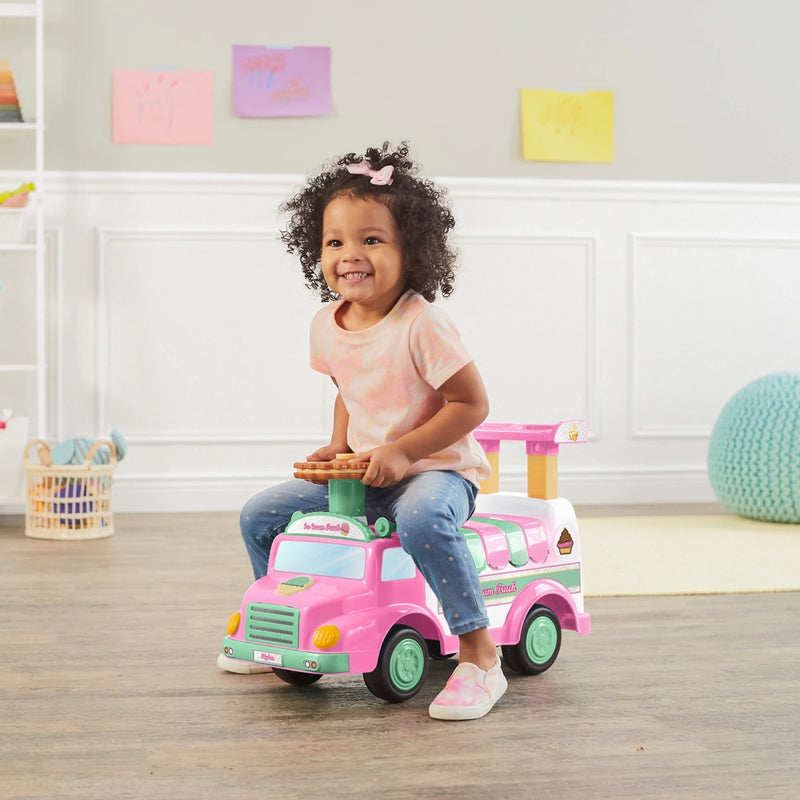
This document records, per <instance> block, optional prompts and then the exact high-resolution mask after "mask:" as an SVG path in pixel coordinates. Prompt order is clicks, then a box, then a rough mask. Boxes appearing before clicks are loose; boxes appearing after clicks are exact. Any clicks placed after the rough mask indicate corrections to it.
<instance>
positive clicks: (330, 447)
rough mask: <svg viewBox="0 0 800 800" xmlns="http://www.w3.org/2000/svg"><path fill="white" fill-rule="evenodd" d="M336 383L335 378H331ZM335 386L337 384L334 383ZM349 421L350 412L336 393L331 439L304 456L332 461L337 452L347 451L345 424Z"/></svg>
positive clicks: (348, 450)
mask: <svg viewBox="0 0 800 800" xmlns="http://www.w3.org/2000/svg"><path fill="white" fill-rule="evenodd" d="M332 380H333V382H334V383H336V379H335V378H332ZM336 386H337V388H338V386H339V384H338V383H337V384H336ZM349 422H350V414H349V413H348V412H347V408H346V407H345V404H344V400H342V395H341V392H337V393H336V401H335V402H334V404H333V432H332V433H331V441H330V443H329V444H326V445H325V446H324V447H320V448H319V449H317V450H315V451H314V452H313V453H312V454H311V455H310V456H306V459H307V460H308V461H332V460H333V459H334V458H336V454H337V453H349V452H351V451H350V446H349V445H348V444H347V425H348V423H349Z"/></svg>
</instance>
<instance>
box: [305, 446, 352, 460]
mask: <svg viewBox="0 0 800 800" xmlns="http://www.w3.org/2000/svg"><path fill="white" fill-rule="evenodd" d="M349 452H350V448H349V447H348V446H347V445H346V444H345V445H338V446H337V445H335V444H326V445H325V446H324V447H320V448H318V449H317V450H315V451H314V452H313V453H312V454H311V455H310V456H306V461H333V459H334V458H336V456H337V455H338V454H339V453H349Z"/></svg>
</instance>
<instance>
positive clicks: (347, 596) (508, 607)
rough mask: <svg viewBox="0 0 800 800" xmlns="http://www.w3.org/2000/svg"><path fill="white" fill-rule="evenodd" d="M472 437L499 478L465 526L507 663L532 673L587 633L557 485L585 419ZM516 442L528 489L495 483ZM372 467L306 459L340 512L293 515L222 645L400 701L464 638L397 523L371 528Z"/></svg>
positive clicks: (292, 677) (278, 671) (282, 671)
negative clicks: (506, 444)
mask: <svg viewBox="0 0 800 800" xmlns="http://www.w3.org/2000/svg"><path fill="white" fill-rule="evenodd" d="M475 437H476V439H477V440H478V441H479V442H480V443H481V445H482V446H483V448H484V450H485V452H486V453H487V457H488V458H489V461H490V463H491V464H492V477H491V478H490V479H489V480H488V481H486V482H484V484H483V485H482V486H481V493H480V494H479V495H478V501H477V504H476V511H475V514H473V516H472V517H471V518H470V519H469V520H468V521H467V522H466V523H465V524H464V526H463V527H462V528H461V533H462V534H463V535H464V537H465V539H466V541H467V545H468V546H469V550H470V553H471V554H472V557H473V559H474V561H475V565H476V566H477V568H478V572H479V575H480V581H481V586H482V589H483V597H484V600H485V603H486V609H487V612H488V614H489V620H490V633H491V635H492V638H493V639H494V641H495V643H496V644H498V645H501V647H502V653H503V659H504V662H505V665H506V666H507V667H509V668H510V669H512V670H515V671H517V672H521V673H525V674H528V675H535V674H537V673H541V672H544V671H545V670H546V669H548V668H549V667H550V666H551V665H552V664H553V662H554V661H555V660H556V657H557V656H558V651H559V648H560V646H561V631H562V629H566V630H574V631H577V632H578V633H580V634H587V633H589V629H590V621H589V615H588V614H586V613H585V612H584V609H583V583H582V575H581V546H580V539H579V536H578V525H577V522H576V519H575V512H574V510H573V508H572V505H571V503H570V502H569V501H567V500H565V499H563V498H560V497H558V491H557V480H558V470H557V456H558V450H559V446H560V445H562V444H568V443H572V442H585V441H586V440H587V438H588V432H587V426H586V423H585V422H584V421H582V420H568V421H565V422H560V423H557V424H556V425H505V424H496V423H488V424H484V425H481V426H480V427H479V428H477V429H476V431H475ZM509 439H516V440H522V441H524V442H525V443H526V452H527V454H528V496H525V495H523V494H512V493H501V492H499V491H498V489H499V480H498V470H499V453H500V442H501V441H503V440H509ZM365 468H366V464H357V463H354V462H353V461H348V460H337V461H333V462H312V463H298V464H295V473H294V474H295V476H296V477H302V478H307V479H314V480H322V479H327V480H328V489H329V510H328V511H320V512H314V513H311V514H303V513H301V512H298V513H296V514H295V515H294V516H293V517H292V519H291V522H290V523H289V525H288V526H287V528H286V530H285V532H283V533H281V534H279V535H278V536H277V537H276V539H275V542H274V544H273V547H272V551H271V553H270V560H269V568H268V571H267V574H266V575H265V576H264V577H263V578H261V579H259V580H257V581H256V582H255V583H254V584H253V585H252V586H251V587H250V588H249V589H248V590H247V592H246V593H245V595H244V599H243V601H242V608H241V611H237V612H236V613H235V614H234V615H233V616H232V617H231V618H230V620H229V621H228V635H227V636H226V637H225V640H224V644H223V652H224V654H225V655H226V656H228V657H230V658H236V659H242V660H245V661H253V662H257V663H260V664H268V665H270V666H271V667H272V668H273V671H274V673H275V675H276V676H277V677H278V678H280V679H282V680H284V681H286V682H287V683H291V684H294V685H296V686H303V685H307V684H311V683H314V682H315V681H318V680H319V679H320V678H321V677H322V676H323V675H326V674H343V673H361V674H363V676H364V682H365V683H366V685H367V688H368V689H369V690H370V692H372V694H374V695H375V696H376V697H379V698H382V699H384V700H389V701H391V702H401V701H403V700H408V699H409V698H411V697H413V696H414V695H415V694H416V693H417V692H418V691H419V690H420V689H421V688H422V685H423V684H424V682H425V678H426V676H427V673H428V662H429V658H430V657H431V656H432V657H447V656H449V655H452V654H454V653H456V652H457V651H458V637H457V636H455V635H453V634H452V633H451V632H450V629H449V627H448V625H447V622H446V621H445V618H444V615H443V613H442V609H441V607H440V606H439V603H438V601H437V599H436V596H435V595H434V594H433V592H432V591H431V589H430V587H429V586H428V585H427V584H426V582H425V580H424V578H423V577H422V575H421V574H420V573H419V571H418V570H417V569H416V567H415V566H414V563H413V561H412V560H411V557H410V556H409V555H408V554H407V553H406V552H405V551H404V550H403V548H402V547H401V546H400V541H399V538H398V536H397V534H396V532H395V526H394V523H393V522H392V521H391V520H388V519H386V518H383V517H382V518H379V519H377V520H375V522H374V523H373V524H368V523H367V520H366V517H365V516H364V513H365V504H364V484H363V483H361V480H360V478H361V477H363V475H364V470H365Z"/></svg>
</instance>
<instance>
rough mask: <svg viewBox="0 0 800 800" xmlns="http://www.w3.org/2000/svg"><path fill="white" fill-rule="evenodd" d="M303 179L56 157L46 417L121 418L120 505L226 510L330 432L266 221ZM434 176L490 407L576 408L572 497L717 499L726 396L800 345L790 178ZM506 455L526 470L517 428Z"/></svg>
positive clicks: (72, 424)
mask: <svg viewBox="0 0 800 800" xmlns="http://www.w3.org/2000/svg"><path fill="white" fill-rule="evenodd" d="M301 181H302V178H301V177H300V176H260V175H191V174H142V173H135V174H128V173H49V174H48V175H47V202H46V213H47V220H48V223H47V227H48V243H49V246H50V247H51V253H50V255H49V259H48V265H49V266H48V275H49V276H50V280H51V281H52V283H51V285H50V286H49V287H48V297H49V298H50V317H49V320H48V321H49V325H48V336H47V342H48V350H49V356H50V370H49V377H50V390H49V397H50V401H51V402H50V413H49V419H48V426H49V430H50V432H51V434H50V438H51V439H53V440H54V441H55V440H58V439H61V438H64V437H68V436H76V435H85V436H99V435H104V434H107V433H108V432H109V431H110V429H111V428H118V429H119V430H120V431H122V433H123V434H124V435H125V437H126V438H127V440H128V443H129V445H130V450H129V454H128V456H127V458H126V459H125V461H123V462H122V463H121V464H120V466H119V467H118V469H117V482H116V487H115V505H116V508H117V509H118V510H119V511H156V510H179V511H181V510H197V509H201V510H210V509H231V510H233V509H237V508H239V507H240V506H241V504H242V503H243V502H244V500H246V499H247V497H249V496H250V495H251V494H253V493H254V492H256V491H258V490H259V489H260V488H263V487H266V486H268V485H270V484H271V483H274V482H277V481H279V480H282V479H284V478H285V477H286V476H287V475H288V474H289V472H290V469H291V465H292V462H293V461H295V460H298V459H301V458H303V457H304V456H305V455H306V454H307V453H309V452H310V451H311V450H313V449H314V448H315V447H316V446H317V445H318V444H320V443H323V442H324V441H327V437H328V432H329V427H330V423H331V409H332V403H333V392H332V386H331V385H330V382H329V381H328V380H326V379H324V378H322V377H321V376H319V375H317V374H315V373H313V372H312V371H311V370H310V369H309V368H308V366H307V362H308V352H307V330H308V322H309V319H310V317H311V315H312V314H313V313H314V311H315V310H316V308H317V307H318V305H319V304H318V301H317V300H316V299H315V298H314V297H313V296H311V295H310V294H309V292H308V291H307V290H306V289H305V287H304V286H303V279H302V273H301V272H300V269H299V266H298V265H296V263H295V260H294V258H293V257H291V256H289V255H288V254H286V253H285V252H284V251H283V246H282V244H281V242H280V240H279V236H278V230H279V227H280V218H279V216H278V213H277V207H278V205H279V203H280V202H281V200H283V199H284V198H285V197H287V196H288V195H289V194H290V193H291V192H292V190H293V189H294V188H295V187H297V186H298V185H299V184H300V183H301ZM441 183H443V184H445V185H447V186H448V187H449V189H450V192H451V197H452V200H453V205H454V210H455V213H456V218H457V220H458V227H457V229H456V234H455V240H456V242H457V244H458V247H459V250H460V252H461V269H460V274H459V278H458V280H457V282H456V290H455V293H454V295H453V297H451V298H449V299H448V300H446V301H442V302H443V304H444V306H445V307H446V308H447V309H448V311H449V313H451V315H452V316H453V317H454V318H455V319H456V321H457V323H458V325H459V327H460V329H461V332H462V335H463V337H464V339H465V341H466V342H467V344H468V346H469V347H470V349H471V351H472V353H473V354H474V356H475V359H476V362H477V363H478V366H479V367H480V369H481V371H482V373H483V375H484V379H485V381H486V383H487V386H488V388H489V392H490V396H491V401H492V413H491V417H490V419H491V420H494V421H498V422H555V421H557V420H559V419H564V418H568V417H585V418H586V419H588V420H589V423H590V427H591V430H592V438H591V441H590V442H589V443H588V444H585V445H580V446H575V447H564V448H562V453H561V465H560V466H561V470H560V474H561V492H562V494H564V495H565V496H568V497H570V498H571V499H572V500H573V501H574V502H577V503H625V502H628V503H645V502H672V501H674V502H705V501H710V500H713V499H714V498H713V494H712V492H711V489H710V486H709V483H708V479H707V475H706V468H705V464H706V451H707V447H708V438H709V436H710V433H711V430H712V428H713V424H714V421H715V419H716V417H717V415H718V414H719V412H720V410H721V409H722V407H723V405H724V404H725V403H726V402H727V400H728V399H729V398H730V396H731V395H732V394H733V393H734V392H736V391H737V390H738V389H739V388H741V387H742V386H743V385H745V384H746V383H748V382H749V381H751V380H753V379H755V378H757V377H759V376H761V375H764V374H767V373H769V372H776V371H781V370H797V369H798V368H799V367H798V360H799V356H800V346H799V344H798V343H800V313H798V308H800V187H794V186H789V187H787V186H763V185H760V186H750V185H736V184H731V185H720V184H714V185H694V184H654V183H647V184H644V183H633V182H613V183H609V182H558V181H521V180H513V181H512V180H496V181H493V180H487V179H474V180H473V179H466V178H459V179H442V181H441ZM11 395H12V396H11V401H13V399H14V397H13V389H12V390H11ZM501 464H502V466H503V469H502V470H501V486H502V487H503V488H506V489H511V490H520V489H522V488H523V487H524V480H525V478H524V455H523V452H522V449H521V448H516V447H511V446H509V447H507V448H506V447H504V449H503V452H502V457H501ZM2 510H3V509H0V511H2Z"/></svg>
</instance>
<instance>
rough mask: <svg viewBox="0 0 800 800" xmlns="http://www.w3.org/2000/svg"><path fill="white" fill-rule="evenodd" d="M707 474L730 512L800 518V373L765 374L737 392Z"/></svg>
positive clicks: (718, 430) (714, 438)
mask: <svg viewBox="0 0 800 800" xmlns="http://www.w3.org/2000/svg"><path fill="white" fill-rule="evenodd" d="M708 476H709V479H710V480H711V488H712V489H713V490H714V494H716V496H717V499H718V500H719V501H720V503H722V505H724V506H725V507H726V508H727V509H728V510H729V511H734V512H735V513H737V514H741V516H743V517H751V518H753V519H760V520H767V521H769V522H798V523H800V373H799V372H779V373H776V374H774V375H766V376H765V377H763V378H759V379H758V380H756V381H753V382H752V383H749V384H748V385H747V386H745V387H744V388H743V389H741V390H740V391H738V392H737V393H736V394H735V395H734V396H733V397H732V398H731V399H730V400H729V401H728V403H727V404H726V405H725V408H723V409H722V413H721V414H720V415H719V419H718V420H717V421H716V423H715V425H714V430H713V431H712V432H711V441H710V443H709V448H708Z"/></svg>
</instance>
